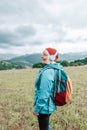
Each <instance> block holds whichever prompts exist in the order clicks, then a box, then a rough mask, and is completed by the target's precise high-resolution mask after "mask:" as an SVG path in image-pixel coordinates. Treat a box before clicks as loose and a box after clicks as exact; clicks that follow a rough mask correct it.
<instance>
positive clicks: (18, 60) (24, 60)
mask: <svg viewBox="0 0 87 130" xmlns="http://www.w3.org/2000/svg"><path fill="white" fill-rule="evenodd" d="M85 57H87V52H80V53H66V54H59V60H66V61H74V60H77V59H83V58H85ZM8 61H9V62H11V63H13V64H22V65H28V66H32V65H33V64H35V63H38V62H41V54H40V53H36V54H26V55H23V56H19V57H15V58H12V59H10V60H8Z"/></svg>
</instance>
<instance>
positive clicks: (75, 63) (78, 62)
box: [0, 58, 87, 70]
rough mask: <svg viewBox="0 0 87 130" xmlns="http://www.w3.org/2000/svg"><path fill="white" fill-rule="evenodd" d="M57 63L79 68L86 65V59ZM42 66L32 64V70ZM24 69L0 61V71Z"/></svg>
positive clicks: (19, 65)
mask: <svg viewBox="0 0 87 130" xmlns="http://www.w3.org/2000/svg"><path fill="white" fill-rule="evenodd" d="M57 63H60V64H61V65H62V66H64V67H65V66H66V67H67V66H80V65H86V64H87V58H84V59H79V60H75V61H71V62H69V61H66V60H64V61H57ZM42 66H43V64H42V63H41V62H40V63H35V64H33V66H32V68H41V67H42ZM24 68H26V65H22V64H13V63H11V62H8V61H0V70H8V69H24Z"/></svg>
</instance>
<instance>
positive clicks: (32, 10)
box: [0, 0, 87, 55]
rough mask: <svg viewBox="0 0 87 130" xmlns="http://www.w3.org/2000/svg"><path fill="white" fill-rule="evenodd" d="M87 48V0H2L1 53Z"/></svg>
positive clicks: (62, 51)
mask: <svg viewBox="0 0 87 130" xmlns="http://www.w3.org/2000/svg"><path fill="white" fill-rule="evenodd" d="M46 47H55V48H56V49H57V50H58V52H59V53H68V52H82V51H87V0H1V1H0V54H9V53H11V54H18V55H24V54H30V53H36V52H40V53H41V52H42V51H43V50H44V48H46Z"/></svg>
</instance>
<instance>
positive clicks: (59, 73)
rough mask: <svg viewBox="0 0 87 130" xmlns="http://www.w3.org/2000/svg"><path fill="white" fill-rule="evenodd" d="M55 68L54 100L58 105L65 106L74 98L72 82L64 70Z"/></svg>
mask: <svg viewBox="0 0 87 130" xmlns="http://www.w3.org/2000/svg"><path fill="white" fill-rule="evenodd" d="M54 70H55V80H54V81H55V83H54V102H55V105H56V106H63V105H65V104H67V103H69V101H70V100H71V98H72V91H73V90H72V82H71V79H70V78H69V76H68V75H67V74H66V73H65V71H64V70H60V69H58V70H56V69H54Z"/></svg>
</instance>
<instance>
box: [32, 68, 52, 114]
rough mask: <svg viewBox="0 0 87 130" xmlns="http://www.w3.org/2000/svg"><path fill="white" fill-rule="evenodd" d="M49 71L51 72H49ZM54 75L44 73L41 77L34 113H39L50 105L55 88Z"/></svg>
mask: <svg viewBox="0 0 87 130" xmlns="http://www.w3.org/2000/svg"><path fill="white" fill-rule="evenodd" d="M48 71H49V70H48ZM53 80H54V78H53V75H51V74H50V73H48V72H47V71H44V72H43V74H42V76H41V82H40V87H39V90H37V91H36V92H35V93H36V95H37V96H36V99H35V100H36V101H35V104H34V112H35V113H39V112H40V111H41V110H42V108H43V107H44V106H47V105H49V97H50V93H51V90H52V87H53Z"/></svg>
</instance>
